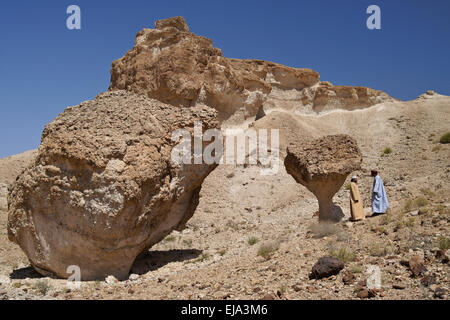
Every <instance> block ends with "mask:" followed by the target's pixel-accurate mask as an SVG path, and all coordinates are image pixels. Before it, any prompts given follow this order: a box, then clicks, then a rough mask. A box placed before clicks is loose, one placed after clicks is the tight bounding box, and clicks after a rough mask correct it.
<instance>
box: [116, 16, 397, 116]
mask: <svg viewBox="0 0 450 320" xmlns="http://www.w3.org/2000/svg"><path fill="white" fill-rule="evenodd" d="M319 80H320V76H319V74H318V73H317V72H315V71H313V70H311V69H298V68H291V67H286V66H283V65H281V64H277V63H273V62H267V61H262V60H239V59H230V58H225V57H224V56H223V55H222V52H221V50H220V49H217V48H214V47H213V44H212V41H211V40H209V39H208V38H205V37H201V36H197V35H195V34H193V33H191V32H189V28H188V26H187V25H186V22H185V21H184V19H183V18H182V17H175V18H170V19H165V20H159V21H157V22H156V23H155V29H143V30H142V31H140V32H139V33H138V34H137V37H136V41H135V44H134V47H133V48H132V49H131V50H130V51H128V52H127V53H126V54H125V56H123V57H122V58H120V59H118V60H116V61H114V62H113V64H112V68H111V83H110V87H109V90H129V91H133V92H136V93H144V94H146V95H148V96H149V97H151V98H155V99H158V100H160V101H162V102H165V103H169V104H172V105H174V106H178V107H191V106H195V105H199V104H204V105H207V106H210V107H212V108H214V109H216V110H217V111H218V112H219V119H220V120H221V121H222V122H223V123H230V124H236V123H242V122H243V121H244V120H245V119H247V118H253V119H254V118H260V117H262V116H263V115H264V114H265V113H267V112H270V111H271V110H272V109H284V110H289V111H293V112H308V113H311V112H316V111H322V110H328V109H333V108H344V109H350V110H353V109H356V108H364V107H368V106H371V105H374V104H376V103H379V102H384V101H392V100H393V99H392V98H391V97H389V96H388V95H387V94H385V93H382V92H380V91H376V90H372V89H369V88H362V87H333V86H332V85H331V84H330V83H329V82H320V81H319Z"/></svg>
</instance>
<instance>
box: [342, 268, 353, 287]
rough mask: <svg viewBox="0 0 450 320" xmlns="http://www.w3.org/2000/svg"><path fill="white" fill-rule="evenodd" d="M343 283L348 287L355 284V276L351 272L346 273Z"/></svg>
mask: <svg viewBox="0 0 450 320" xmlns="http://www.w3.org/2000/svg"><path fill="white" fill-rule="evenodd" d="M342 282H344V284H346V285H349V284H352V283H353V282H355V275H354V274H353V273H352V272H350V271H347V272H345V274H344V276H343V277H342Z"/></svg>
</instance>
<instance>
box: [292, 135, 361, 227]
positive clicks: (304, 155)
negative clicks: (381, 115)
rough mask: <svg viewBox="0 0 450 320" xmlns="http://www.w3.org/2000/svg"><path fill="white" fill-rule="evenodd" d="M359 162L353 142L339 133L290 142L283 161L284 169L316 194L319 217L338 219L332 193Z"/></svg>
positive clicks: (331, 219)
mask: <svg viewBox="0 0 450 320" xmlns="http://www.w3.org/2000/svg"><path fill="white" fill-rule="evenodd" d="M361 162H362V155H361V151H360V150H359V148H358V145H357V143H356V141H355V140H354V139H353V138H351V137H350V136H348V135H343V134H341V135H331V136H325V137H322V138H319V139H316V140H307V141H302V142H300V141H298V142H293V143H291V144H290V145H289V146H288V147H287V156H286V158H285V161H284V164H285V166H286V171H287V172H288V173H289V174H290V175H292V176H293V177H294V179H295V180H296V181H297V182H298V183H300V184H302V185H304V186H305V187H306V188H307V189H308V190H309V191H311V192H312V193H313V194H314V195H315V196H316V198H317V200H318V202H319V219H320V220H321V221H324V220H328V221H338V220H340V218H342V216H343V214H342V210H341V209H340V208H339V207H337V206H336V205H335V204H334V203H333V201H332V199H333V196H334V195H335V194H336V192H338V191H339V189H340V188H341V187H342V185H343V184H344V182H345V179H346V177H347V176H348V175H349V174H350V173H351V172H353V171H355V170H358V169H360V166H361Z"/></svg>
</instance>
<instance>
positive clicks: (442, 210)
mask: <svg viewBox="0 0 450 320" xmlns="http://www.w3.org/2000/svg"><path fill="white" fill-rule="evenodd" d="M435 210H436V211H437V212H438V213H439V214H448V213H449V212H450V210H448V209H447V208H446V207H445V206H443V205H442V204H440V205H438V206H437V207H435Z"/></svg>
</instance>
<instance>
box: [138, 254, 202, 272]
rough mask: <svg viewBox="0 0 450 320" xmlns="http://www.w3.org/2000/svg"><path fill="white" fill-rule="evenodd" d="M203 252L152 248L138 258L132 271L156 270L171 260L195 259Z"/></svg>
mask: <svg viewBox="0 0 450 320" xmlns="http://www.w3.org/2000/svg"><path fill="white" fill-rule="evenodd" d="M201 254H202V250H197V249H174V250H152V251H148V252H147V253H145V254H141V255H140V256H138V257H137V258H136V260H135V261H134V263H133V266H132V267H131V271H130V273H135V274H138V275H142V274H145V273H147V272H149V271H155V270H157V269H159V268H161V267H163V266H165V265H166V264H168V263H171V262H183V261H186V260H191V259H195V258H197V257H198V256H200V255H201Z"/></svg>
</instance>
